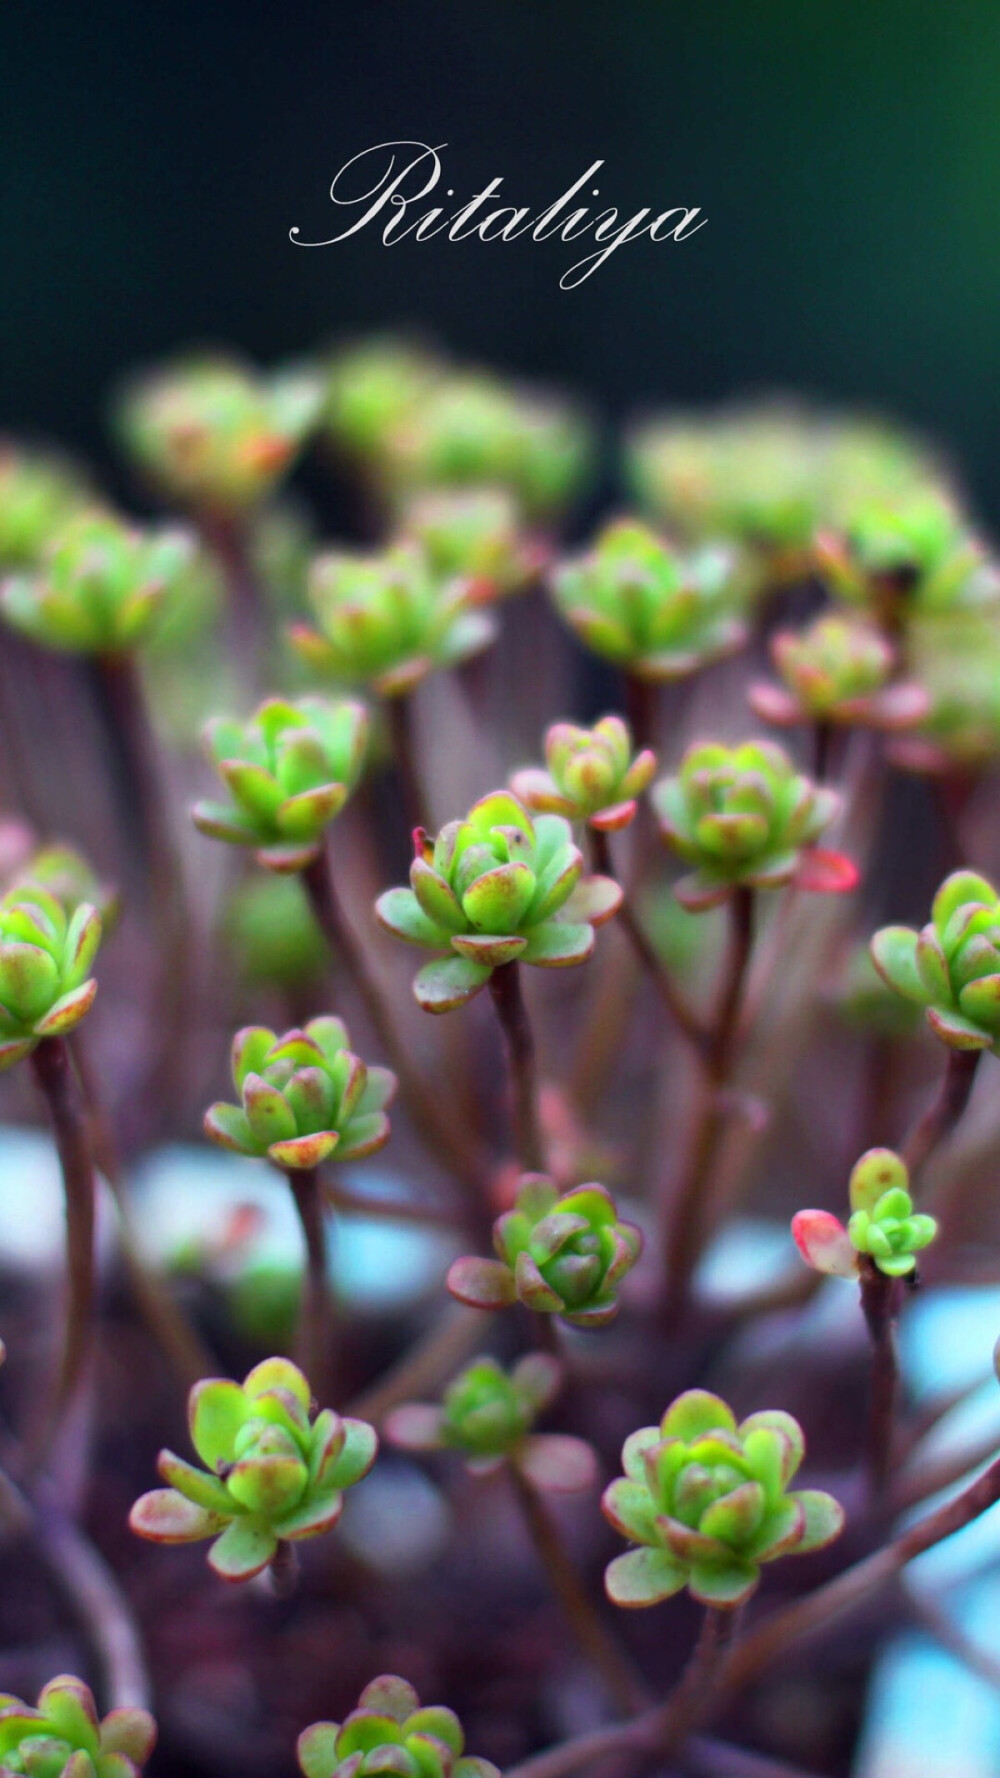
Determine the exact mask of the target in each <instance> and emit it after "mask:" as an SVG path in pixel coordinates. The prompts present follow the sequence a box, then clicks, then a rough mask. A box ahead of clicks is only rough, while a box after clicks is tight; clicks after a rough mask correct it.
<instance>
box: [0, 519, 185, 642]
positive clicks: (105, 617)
mask: <svg viewBox="0 0 1000 1778" xmlns="http://www.w3.org/2000/svg"><path fill="white" fill-rule="evenodd" d="M193 559H194V542H193V539H192V538H191V537H189V536H188V535H187V533H186V532H184V531H179V530H161V531H140V530H139V529H137V528H136V527H135V526H132V525H126V524H123V523H122V521H121V520H120V519H117V518H115V517H113V516H112V515H111V514H110V513H102V512H94V511H90V512H84V513H80V514H78V515H77V516H76V517H75V518H72V519H70V521H69V522H68V524H67V525H66V526H65V527H64V528H63V529H62V530H61V531H58V532H57V533H56V534H55V535H54V536H53V537H52V538H51V540H50V541H49V543H48V544H47V546H46V547H45V548H44V549H43V550H42V552H41V555H40V558H39V560H38V562H37V565H36V567H35V569H34V571H33V572H32V573H29V574H14V575H12V576H11V577H10V578H9V579H8V580H6V581H4V583H3V585H2V586H0V613H2V615H3V617H4V618H5V619H6V621H7V622H8V623H9V624H12V625H13V627H14V628H15V629H17V630H21V631H23V633H24V634H25V635H26V636H30V637H31V639H32V641H34V642H41V643H42V644H44V646H45V647H46V648H58V649H61V650H64V651H66V652H68V653H72V654H117V653H120V652H122V651H123V650H125V649H130V648H134V647H135V646H136V645H137V644H138V643H140V642H142V641H144V640H145V638H146V636H147V634H148V632H149V630H150V627H151V625H152V624H153V622H154V619H155V618H156V617H157V615H158V613H159V610H160V608H161V606H162V605H163V603H164V602H165V601H166V600H167V599H168V598H169V596H170V594H171V592H172V591H173V590H174V589H175V588H176V587H178V586H179V585H180V584H181V583H182V581H183V579H184V576H185V575H186V574H187V573H188V572H189V570H190V567H191V563H192V561H193Z"/></svg>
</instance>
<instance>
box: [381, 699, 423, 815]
mask: <svg viewBox="0 0 1000 1778" xmlns="http://www.w3.org/2000/svg"><path fill="white" fill-rule="evenodd" d="M383 708H384V710H385V713H386V720H387V722H388V725H389V739H390V742H391V745H392V761H393V765H394V766H395V768H396V776H397V778H398V779H399V789H400V794H401V796H402V799H403V814H404V817H405V820H406V825H407V827H408V828H409V829H410V831H411V832H412V831H413V829H414V828H416V827H422V828H425V829H429V828H430V825H431V822H430V814H429V811H428V808H427V798H426V796H425V794H424V787H423V784H422V782H421V778H420V766H419V762H418V758H417V738H416V735H415V734H414V725H413V697H412V693H404V694H402V695H401V696H399V697H395V698H386V700H385V703H384V705H383Z"/></svg>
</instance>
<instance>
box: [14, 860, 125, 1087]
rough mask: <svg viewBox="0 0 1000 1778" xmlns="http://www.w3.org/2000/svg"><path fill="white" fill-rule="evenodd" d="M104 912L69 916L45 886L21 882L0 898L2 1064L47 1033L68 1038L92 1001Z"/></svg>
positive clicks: (83, 906) (86, 909)
mask: <svg viewBox="0 0 1000 1778" xmlns="http://www.w3.org/2000/svg"><path fill="white" fill-rule="evenodd" d="M101 930H102V928H101V916H100V914H99V913H98V911H97V909H96V908H95V907H92V906H91V904H90V903H89V902H81V903H80V905H79V907H77V909H76V911H75V912H74V914H73V915H72V917H71V918H67V915H66V913H65V911H64V909H63V907H62V906H61V904H60V903H59V902H58V901H57V900H56V897H55V896H54V895H52V894H50V893H49V891H48V890H47V889H42V888H40V887H38V886H37V885H35V884H31V883H23V884H21V885H20V886H19V887H17V888H14V889H12V890H11V891H10V893H9V894H8V895H6V896H5V897H4V899H3V900H2V901H0V1069H4V1068H10V1067H12V1066H13V1064H14V1063H15V1062H19V1061H20V1060H21V1058H22V1057H23V1056H26V1055H28V1054H29V1053H30V1051H31V1050H33V1049H34V1048H35V1046H36V1044H38V1043H40V1042H41V1041H42V1039H43V1038H45V1037H63V1036H65V1034H66V1032H67V1031H72V1030H73V1028H74V1026H75V1025H78V1024H79V1023H80V1020H81V1019H82V1018H83V1016H84V1014H85V1013H86V1012H87V1011H88V1010H89V1008H90V1007H91V1005H92V1004H93V1000H94V996H95V994H96V993H97V983H96V981H95V980H94V978H93V977H92V976H91V975H90V973H89V971H90V966H91V964H92V963H93V961H94V958H95V956H96V954H97V947H98V945H99V944H100V942H101Z"/></svg>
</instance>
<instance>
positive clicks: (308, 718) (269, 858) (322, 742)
mask: <svg viewBox="0 0 1000 1778" xmlns="http://www.w3.org/2000/svg"><path fill="white" fill-rule="evenodd" d="M204 738H205V746H206V751H207V752H208V755H209V758H210V760H211V761H212V764H213V765H214V766H215V768H216V770H217V771H218V773H219V775H220V777H221V778H222V779H223V780H224V781H225V784H226V787H227V789H228V791H229V793H230V796H231V798H232V801H231V802H230V803H214V802H207V801H202V802H199V803H196V804H195V806H194V809H193V810H192V815H193V818H194V822H195V825H196V826H197V827H198V828H199V829H200V831H201V832H202V833H205V834H208V835H209V836H210V837H211V838H212V839H219V840H227V841H229V843H230V844H232V845H237V846H253V847H254V850H255V856H256V858H257V861H258V863H260V864H263V865H265V866H266V867H267V868H268V869H270V870H277V871H296V870H301V869H303V867H304V866H305V865H307V864H309V863H310V862H311V861H312V859H314V858H316V857H317V856H318V854H319V851H320V849H321V846H322V839H323V834H324V832H325V830H326V828H327V827H328V826H329V823H330V822H331V821H332V820H333V819H334V817H335V816H336V815H338V814H339V813H340V811H341V809H342V808H343V806H344V804H345V802H346V801H347V798H348V797H349V796H350V794H351V791H352V790H353V789H354V787H355V785H356V784H357V782H358V779H359V777H360V776H361V770H362V767H363V765H364V760H365V754H366V752H367V747H368V712H367V711H366V709H365V707H364V705H363V704H359V703H355V702H353V701H351V700H348V699H346V698H341V699H337V700H334V699H329V698H320V697H315V698H300V699H299V700H298V701H297V702H296V703H290V702H288V701H286V700H285V699H283V698H269V699H268V700H267V701H266V703H263V704H261V706H260V708H259V709H258V710H256V711H255V712H254V714H253V716H251V717H250V719H249V721H248V722H245V723H240V722H229V721H226V720H225V719H223V718H218V719H216V720H215V721H213V722H210V723H209V724H208V726H207V728H206V730H205V737H204Z"/></svg>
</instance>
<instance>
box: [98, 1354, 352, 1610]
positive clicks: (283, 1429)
mask: <svg viewBox="0 0 1000 1778" xmlns="http://www.w3.org/2000/svg"><path fill="white" fill-rule="evenodd" d="M188 1426H189V1429H190V1433H191V1443H192V1444H193V1445H194V1448H195V1450H196V1452H197V1454H198V1456H199V1457H200V1458H201V1461H202V1463H203V1464H204V1465H205V1467H204V1469H199V1468H197V1466H196V1465H194V1464H191V1463H187V1462H186V1461H185V1459H184V1458H183V1457H177V1456H175V1455H174V1453H173V1452H172V1451H161V1452H160V1455H159V1459H158V1463H157V1467H158V1469H159V1472H160V1475H161V1477H162V1479H163V1481H165V1482H166V1483H167V1486H166V1487H165V1488H156V1489H154V1490H153V1492H152V1493H150V1494H143V1495H142V1496H141V1497H140V1499H139V1500H137V1501H136V1503H135V1505H134V1506H133V1508H132V1511H131V1514H130V1515H129V1524H130V1525H131V1527H132V1530H133V1531H135V1532H137V1533H138V1535H139V1536H140V1537H145V1538H148V1539H149V1540H150V1541H151V1542H153V1543H175V1544H176V1543H199V1542H201V1541H203V1539H205V1538H207V1537H211V1538H213V1539H214V1542H213V1544H212V1547H211V1549H210V1551H209V1556H208V1560H209V1565H210V1567H211V1568H212V1569H213V1570H214V1572H215V1573H216V1574H218V1575H219V1576H220V1577H221V1579H223V1580H227V1581H243V1580H251V1579H252V1578H253V1576H254V1575H255V1574H260V1573H261V1572H262V1571H263V1570H264V1569H265V1568H267V1567H268V1566H269V1565H270V1564H271V1563H272V1562H273V1561H274V1559H275V1557H276V1555H277V1554H278V1547H279V1544H284V1543H298V1542H301V1541H303V1540H304V1539H306V1538H310V1537H318V1536H319V1535H320V1534H321V1533H322V1532H324V1531H329V1530H330V1529H331V1527H332V1526H333V1525H335V1524H336V1523H337V1520H338V1519H339V1518H340V1515H341V1513H342V1511H343V1508H344V1490H345V1489H346V1488H352V1487H353V1486H354V1484H355V1483H356V1482H360V1481H361V1479H362V1477H363V1476H366V1475H367V1474H368V1471H369V1470H370V1468H371V1466H372V1464H373V1463H374V1461H375V1457H376V1453H377V1451H378V1439H377V1437H376V1434H375V1431H374V1429H373V1428H372V1427H371V1426H369V1425H368V1424H367V1422H366V1421H364V1420H352V1419H350V1418H347V1417H342V1416H341V1415H340V1414H337V1413H335V1412H334V1411H333V1409H332V1408H324V1409H323V1410H322V1412H321V1413H319V1414H316V1416H315V1418H313V1404H312V1392H311V1390H310V1388H309V1384H308V1383H307V1381H306V1379H305V1377H304V1376H303V1375H302V1372H301V1371H300V1370H298V1369H297V1368H296V1366H295V1365H294V1364H291V1363H290V1362H289V1360H288V1359H287V1358H267V1359H264V1360H263V1362H262V1363H261V1364H258V1365H255V1366H254V1369H253V1370H252V1371H251V1372H250V1374H249V1376H247V1377H246V1378H245V1379H244V1381H243V1383H242V1384H240V1383H233V1382H230V1381H229V1380H228V1379H225V1378H216V1377H213V1378H208V1379H206V1380H205V1381H204V1382H201V1383H196V1384H195V1387H194V1388H193V1389H192V1391H191V1395H190V1398H189V1403H188Z"/></svg>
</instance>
